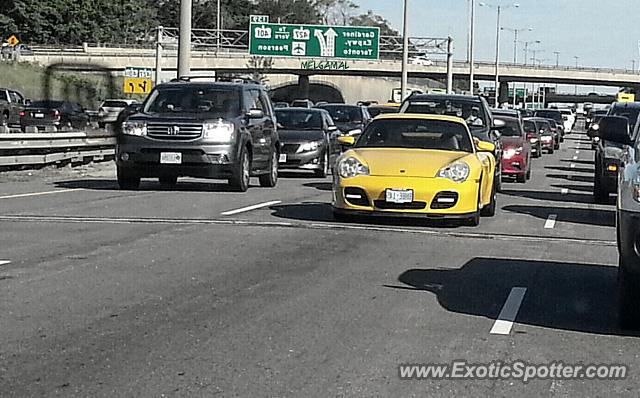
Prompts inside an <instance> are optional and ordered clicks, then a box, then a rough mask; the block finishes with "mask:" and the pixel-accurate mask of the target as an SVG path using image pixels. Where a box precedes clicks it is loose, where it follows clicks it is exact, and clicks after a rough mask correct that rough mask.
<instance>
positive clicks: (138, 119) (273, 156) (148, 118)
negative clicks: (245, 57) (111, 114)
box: [116, 77, 280, 192]
mask: <svg viewBox="0 0 640 398" xmlns="http://www.w3.org/2000/svg"><path fill="white" fill-rule="evenodd" d="M279 152H280V140H279V138H278V132H277V127H276V118H275V114H274V110H273V106H272V104H271V100H270V99H269V96H268V95H267V91H266V90H265V88H264V86H263V85H261V84H257V83H253V82H249V81H247V82H204V81H200V82H199V81H196V77H193V78H191V77H182V78H180V79H177V80H174V81H171V82H169V83H164V84H160V85H158V86H156V87H155V88H154V89H153V90H152V91H151V93H150V94H149V96H148V98H147V99H146V100H145V102H144V104H143V106H142V107H140V109H139V111H138V112H137V113H135V114H133V115H131V116H129V117H128V118H127V120H126V121H125V122H124V125H123V133H122V134H120V135H119V137H118V144H117V146H116V165H117V173H118V184H119V185H120V187H121V188H122V189H137V188H138V187H139V185H140V179H141V178H147V177H148V178H158V179H159V180H160V183H161V185H163V186H164V187H166V188H171V187H173V186H175V185H176V183H177V180H178V177H182V176H188V177H200V178H212V179H226V180H228V182H229V185H230V186H231V188H232V189H234V190H236V191H241V192H243V191H246V190H247V189H248V188H249V182H250V178H251V177H252V176H256V177H259V180H260V185H261V186H263V187H273V186H275V185H276V183H277V181H278V162H279Z"/></svg>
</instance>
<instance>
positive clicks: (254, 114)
mask: <svg viewBox="0 0 640 398" xmlns="http://www.w3.org/2000/svg"><path fill="white" fill-rule="evenodd" d="M247 117H248V118H249V119H262V118H263V117H264V112H263V111H262V109H249V112H248V113H247Z"/></svg>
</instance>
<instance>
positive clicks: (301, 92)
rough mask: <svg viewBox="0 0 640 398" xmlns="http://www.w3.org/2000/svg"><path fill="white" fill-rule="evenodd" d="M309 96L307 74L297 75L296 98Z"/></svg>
mask: <svg viewBox="0 0 640 398" xmlns="http://www.w3.org/2000/svg"><path fill="white" fill-rule="evenodd" d="M307 98H309V75H299V76H298V99H307Z"/></svg>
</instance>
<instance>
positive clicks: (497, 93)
mask: <svg viewBox="0 0 640 398" xmlns="http://www.w3.org/2000/svg"><path fill="white" fill-rule="evenodd" d="M479 5H480V6H481V7H489V8H495V9H496V11H497V19H496V64H495V75H496V77H495V105H494V106H495V107H496V108H497V107H498V106H499V105H500V14H501V12H502V9H505V10H506V9H508V8H511V7H515V8H517V7H520V4H518V3H515V4H510V5H507V6H503V5H501V4H499V5H494V4H489V3H484V2H481V3H479Z"/></svg>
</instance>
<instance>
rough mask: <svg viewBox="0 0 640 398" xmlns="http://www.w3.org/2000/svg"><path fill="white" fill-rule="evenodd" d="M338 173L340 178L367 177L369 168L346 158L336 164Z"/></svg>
mask: <svg viewBox="0 0 640 398" xmlns="http://www.w3.org/2000/svg"><path fill="white" fill-rule="evenodd" d="M338 173H339V174H340V177H342V178H351V177H355V176H359V175H361V176H368V175H369V167H367V166H366V165H365V164H363V163H362V162H361V161H359V160H358V159H356V158H352V157H347V158H344V159H342V160H341V161H340V163H339V164H338Z"/></svg>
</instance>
